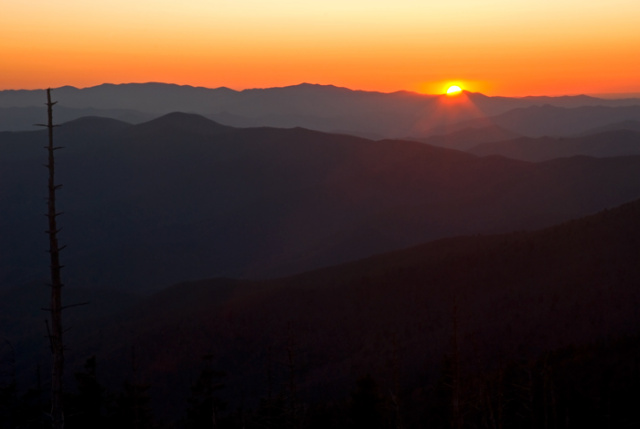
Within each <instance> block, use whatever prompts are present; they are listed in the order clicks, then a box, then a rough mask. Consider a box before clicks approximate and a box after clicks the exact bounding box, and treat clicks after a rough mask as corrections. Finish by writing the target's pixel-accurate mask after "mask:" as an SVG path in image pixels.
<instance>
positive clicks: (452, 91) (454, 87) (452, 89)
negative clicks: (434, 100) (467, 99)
mask: <svg viewBox="0 0 640 429" xmlns="http://www.w3.org/2000/svg"><path fill="white" fill-rule="evenodd" d="M461 92H462V88H460V87H459V86H458V85H452V86H450V87H449V88H447V95H458V94H460V93H461Z"/></svg>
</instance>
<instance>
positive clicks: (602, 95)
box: [0, 81, 640, 99]
mask: <svg viewBox="0 0 640 429" xmlns="http://www.w3.org/2000/svg"><path fill="white" fill-rule="evenodd" d="M146 84H158V85H169V86H179V87H190V88H201V89H212V90H215V89H229V90H232V91H235V92H243V91H251V90H262V89H278V88H291V87H297V86H303V85H310V86H321V87H335V88H338V89H347V90H350V91H361V92H374V93H381V94H393V93H398V92H408V93H414V94H418V95H426V96H440V95H445V94H446V88H445V87H443V91H442V92H431V93H428V92H420V91H415V90H410V89H403V88H399V89H396V90H389V91H380V90H368V89H363V88H356V87H347V86H340V85H336V84H332V83H317V82H309V81H301V82H298V83H291V84H284V85H278V86H264V87H231V86H227V85H224V84H223V85H219V86H203V85H196V84H190V83H176V82H160V81H136V82H133V81H132V82H111V81H105V82H102V83H98V84H92V85H86V86H81V85H74V84H63V85H58V86H49V87H47V86H45V87H30V88H0V91H44V90H46V89H47V88H50V89H52V90H56V89H61V88H65V87H66V88H69V87H70V88H75V89H79V90H82V89H89V88H95V87H100V86H103V85H113V86H119V85H146ZM452 85H453V83H452ZM462 90H463V92H468V93H476V94H482V95H485V96H488V97H506V98H526V97H576V96H582V95H586V96H589V97H595V98H603V99H623V98H640V92H604V93H599V92H595V93H589V92H576V93H559V94H553V95H551V94H522V95H504V94H498V93H491V92H485V91H473V90H470V89H467V88H465V87H462Z"/></svg>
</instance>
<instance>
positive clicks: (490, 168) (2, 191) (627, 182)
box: [0, 114, 640, 289]
mask: <svg viewBox="0 0 640 429" xmlns="http://www.w3.org/2000/svg"><path fill="white" fill-rule="evenodd" d="M87 121H92V122H90V123H91V124H92V125H91V127H89V128H93V132H91V129H89V130H88V129H87V126H86V125H87ZM45 139H46V133H45V130H41V131H34V132H23V133H0V182H1V183H2V184H3V187H2V188H0V207H2V210H3V216H2V218H1V219H0V230H1V231H2V237H3V240H2V242H0V256H1V258H0V260H1V261H2V266H1V267H0V278H1V279H2V284H3V285H4V286H3V287H6V286H9V285H19V284H22V283H26V282H30V281H33V280H37V279H40V278H44V277H46V272H47V271H46V270H47V266H48V265H47V262H46V254H45V253H44V252H41V251H40V250H38V249H43V248H44V247H45V243H44V241H45V240H44V239H43V234H42V228H43V225H42V223H43V220H42V217H43V216H42V213H43V211H44V203H43V199H42V198H43V195H44V194H45V191H46V189H45V187H46V171H45V170H44V169H43V168H42V167H41V165H42V159H43V157H44V152H43V149H42V145H43V144H42V141H43V140H45ZM56 144H59V145H61V146H64V147H65V149H64V150H62V151H59V152H57V153H58V174H59V182H60V183H62V184H64V188H63V190H61V192H60V196H59V200H60V201H59V205H60V208H61V210H63V211H64V212H65V215H64V217H63V218H61V224H62V225H63V226H64V230H63V232H62V233H61V240H62V241H63V242H64V243H67V244H69V247H68V249H67V250H66V251H65V265H66V266H67V268H66V274H65V276H66V279H67V282H68V283H69V284H72V285H84V286H96V287H114V288H125V289H131V288H133V289H158V288H159V287H162V286H166V285H168V284H171V283H175V282H178V281H182V280H188V279H197V278H206V277H212V276H232V277H252V278H256V277H265V276H279V275H285V274H291V273H295V272H301V271H305V270H308V269H312V268H316V267H321V266H328V265H333V264H336V263H340V262H344V261H348V260H353V259H356V258H360V257H364V256H367V255H371V254H374V253H379V252H386V251H389V250H393V249H398V248H402V247H406V246H410V245H414V244H417V243H420V242H424V241H427V240H432V239H436V238H440V237H446V236H451V235H460V234H472V233H493V232H505V231H512V230H519V229H532V228H538V227H543V226H547V225H551V224H553V223H557V222H560V221H564V220H567V219H571V218H575V217H578V216H581V215H584V214H588V213H593V212H595V211H598V210H602V209H603V208H606V207H613V206H615V205H618V204H621V203H623V202H625V201H629V200H631V199H634V198H637V197H638V196H640V175H638V174H637V172H638V171H640V157H624V158H607V159H591V158H574V159H565V160H559V161H552V162H547V163H542V164H530V163H526V162H521V161H515V160H509V159H506V158H498V157H487V158H481V157H477V156H475V155H470V154H465V153H462V152H458V151H453V150H448V149H444V148H437V147H433V146H429V145H425V144H422V143H418V142H410V141H396V140H384V141H370V140H366V139H361V138H356V137H352V136H347V135H333V134H326V133H320V132H314V131H309V130H305V129H301V128H294V129H286V130H285V129H274V128H252V129H233V128H229V127H225V126H221V125H219V124H216V123H213V122H211V121H208V120H206V119H204V118H201V117H197V116H194V115H186V114H171V115H168V116H165V117H164V118H160V119H158V120H156V121H153V122H150V123H146V124H140V125H135V126H134V125H129V126H127V125H126V124H122V123H120V122H114V121H98V120H95V119H92V120H84V121H78V122H75V123H68V124H65V125H63V126H61V127H60V128H57V129H56Z"/></svg>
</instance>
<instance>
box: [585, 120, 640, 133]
mask: <svg viewBox="0 0 640 429" xmlns="http://www.w3.org/2000/svg"><path fill="white" fill-rule="evenodd" d="M616 130H629V131H637V132H640V121H631V120H629V121H622V122H616V123H613V124H608V125H605V126H602V127H597V128H592V129H590V130H589V131H586V132H585V133H584V134H583V135H591V134H597V133H604V132H606V131H616Z"/></svg>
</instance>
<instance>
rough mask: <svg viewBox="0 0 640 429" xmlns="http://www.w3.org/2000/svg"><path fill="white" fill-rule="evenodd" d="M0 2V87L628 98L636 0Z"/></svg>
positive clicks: (638, 48) (637, 55) (636, 75)
mask: <svg viewBox="0 0 640 429" xmlns="http://www.w3.org/2000/svg"><path fill="white" fill-rule="evenodd" d="M0 1H1V2H2V4H1V10H2V13H1V14H0V89H21V88H23V89H32V88H45V87H57V86H62V85H73V86H77V87H86V86H93V85H98V84H100V83H104V82H110V83H125V82H149V81H157V82H172V83H178V84H189V85H195V86H206V87H218V86H227V87H230V88H234V89H244V88H255V87H271V86H285V85H294V84H298V83H301V82H310V83H320V84H334V85H338V86H345V87H349V88H353V89H364V90H378V91H384V92H389V91H395V90H402V89H405V90H410V91H419V92H426V93H441V92H444V90H445V89H446V85H448V84H449V82H453V81H455V82H457V83H458V84H460V85H461V86H462V87H463V88H465V89H468V90H471V91H478V92H483V93H486V94H489V95H507V96H524V95H541V94H546V95H561V94H579V93H588V94H597V93H624V92H628V93H640V31H639V30H638V29H639V28H640V2H639V1H637V0H608V1H601V0H598V1H588V0H587V1H585V0H581V1H577V0H518V1H513V0H509V1H507V0H447V1H444V0H391V1H387V0H384V1H383V0H367V1H364V0H323V1H303V0H298V1H293V0H286V1H285V0H273V1H268V2H267V1H263V0H182V1H175V0H153V1H152V0H136V1H131V0H128V1H123V0H110V1H108V2H99V3H100V4H98V2H88V1H86V0H83V1H80V0H56V1H51V0H28V1H18V0H0Z"/></svg>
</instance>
